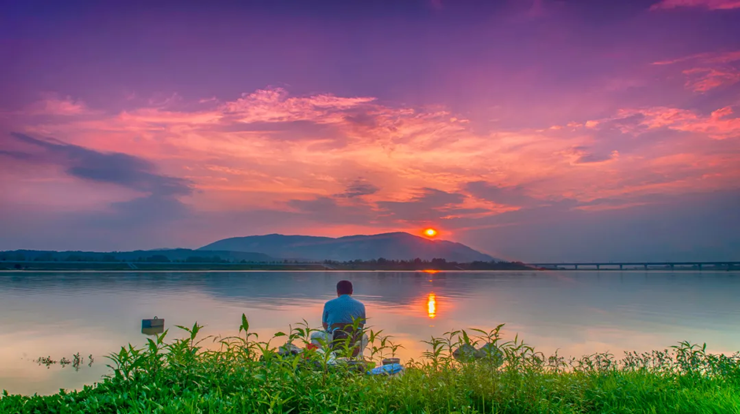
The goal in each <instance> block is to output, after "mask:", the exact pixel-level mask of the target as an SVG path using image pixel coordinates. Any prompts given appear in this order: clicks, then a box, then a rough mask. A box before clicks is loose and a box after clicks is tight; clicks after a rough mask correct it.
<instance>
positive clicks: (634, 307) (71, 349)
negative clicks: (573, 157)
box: [0, 271, 740, 394]
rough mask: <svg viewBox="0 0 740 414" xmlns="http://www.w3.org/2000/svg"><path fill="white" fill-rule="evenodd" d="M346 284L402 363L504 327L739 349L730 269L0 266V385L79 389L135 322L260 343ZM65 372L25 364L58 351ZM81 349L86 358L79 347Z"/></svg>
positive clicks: (570, 340) (615, 346) (22, 389)
mask: <svg viewBox="0 0 740 414" xmlns="http://www.w3.org/2000/svg"><path fill="white" fill-rule="evenodd" d="M341 279H349V280H351V281H352V282H353V283H354V285H355V297H357V298H358V299H360V300H362V301H363V302H365V305H366V307H367V315H368V318H369V325H371V326H372V327H373V328H374V329H383V330H384V332H385V333H387V334H391V335H393V337H394V339H395V340H396V341H397V342H399V343H401V344H402V345H403V346H404V348H403V349H401V350H400V356H401V357H402V358H403V359H406V360H407V359H409V358H418V357H420V355H421V353H422V352H423V351H424V350H425V349H426V347H425V344H423V343H421V342H420V341H421V340H424V339H428V338H429V337H430V336H432V335H435V336H441V335H442V334H443V333H444V332H446V331H450V330H453V329H460V328H468V327H477V328H493V327H495V326H496V325H498V324H500V323H505V324H506V326H505V327H504V328H503V334H504V336H505V338H507V339H510V338H513V337H514V335H515V334H519V337H520V338H522V339H524V341H525V342H527V343H529V344H531V345H533V346H535V348H536V349H537V350H540V351H543V352H545V353H546V354H549V353H552V352H555V351H556V350H559V353H560V354H561V355H571V356H581V355H584V354H590V353H594V352H603V351H610V352H612V353H614V354H615V355H622V352H623V351H625V350H637V351H649V350H652V349H664V348H666V347H668V346H671V345H674V344H676V343H677V342H679V341H683V340H688V341H691V342H696V343H704V342H706V343H707V345H708V349H709V350H710V351H713V352H724V353H733V352H736V351H739V350H740V329H739V328H740V302H739V301H738V298H739V297H740V274H738V273H736V272H689V271H680V272H674V273H671V272H660V271H648V272H619V271H602V272H591V271H576V272H561V271H552V272H476V273H470V272H439V273H424V272H162V273H123V272H121V273H102V272H100V273H98V272H69V273H59V272H46V273H32V272H19V273H10V272H5V273H0V326H1V327H2V331H0V389H7V390H8V392H10V393H24V394H33V393H39V394H50V393H54V392H56V391H58V390H59V388H66V389H74V388H81V387H82V385H84V384H92V383H94V382H96V381H99V380H100V378H101V376H102V375H104V374H106V373H107V372H108V368H107V367H106V366H105V365H106V363H107V360H106V359H105V358H104V356H105V355H106V354H108V353H110V352H112V351H116V350H118V349H119V348H120V346H121V345H125V344H128V343H132V344H135V345H143V344H144V342H145V341H146V338H147V337H146V336H145V335H142V334H141V319H144V318H151V317H154V316H155V315H156V316H158V317H159V318H165V322H166V328H169V329H170V335H171V336H173V337H183V336H184V335H183V334H181V333H180V332H176V331H179V330H178V329H176V328H174V325H177V324H179V325H192V324H193V323H194V322H196V321H197V322H198V323H199V324H202V325H205V326H206V327H205V328H204V330H203V334H204V335H224V336H228V335H234V334H236V333H237V332H238V327H239V323H240V318H241V314H242V313H244V314H246V315H247V317H248V318H249V321H250V324H251V326H252V328H253V329H254V330H255V331H256V332H258V333H259V334H260V339H263V338H265V337H268V338H269V337H270V336H271V335H272V334H273V333H275V332H277V331H281V330H287V329H288V325H289V324H291V323H293V324H295V323H296V322H300V321H301V320H302V319H306V320H307V321H308V322H309V323H310V324H311V325H312V326H314V327H319V326H320V324H321V310H322V307H323V303H324V302H325V301H326V300H328V299H331V298H333V297H335V293H334V292H335V285H336V282H337V281H339V280H341ZM76 353H79V354H80V355H81V356H82V357H83V358H84V361H83V364H81V366H80V367H79V370H75V369H74V368H73V367H72V366H71V365H70V366H66V367H62V366H60V365H59V364H55V365H51V366H49V367H48V368H47V367H46V366H44V365H39V364H38V363H37V362H35V361H36V360H37V359H38V358H39V357H46V356H50V357H51V358H52V359H55V360H60V359H61V358H62V357H65V358H67V359H71V358H72V355H74V354H76ZM89 355H92V356H93V363H92V365H89V366H88V363H89V360H88V356H89Z"/></svg>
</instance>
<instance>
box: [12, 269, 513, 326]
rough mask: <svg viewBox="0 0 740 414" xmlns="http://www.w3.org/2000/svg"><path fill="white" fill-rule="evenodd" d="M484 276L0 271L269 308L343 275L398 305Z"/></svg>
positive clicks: (472, 284) (27, 285) (308, 296)
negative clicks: (203, 296) (202, 296)
mask: <svg viewBox="0 0 740 414" xmlns="http://www.w3.org/2000/svg"><path fill="white" fill-rule="evenodd" d="M502 276H503V277H507V276H506V274H505V273H499V274H498V276H497V277H502ZM487 277H489V276H488V275H487V274H485V273H481V274H475V273H464V274H463V273H458V274H454V273H450V274H448V273H445V272H440V273H437V274H434V275H429V274H426V273H423V272H158V273H144V272H140V273H105V272H95V273H71V272H70V273H66V272H65V273H54V272H48V273H33V272H26V273H17V274H12V273H11V274H7V275H2V274H0V281H2V282H3V283H6V284H7V285H8V286H10V287H12V288H14V289H17V291H16V292H17V294H23V293H25V292H31V291H45V290H51V291H55V292H64V295H67V294H91V295H94V294H95V293H96V292H102V291H117V292H166V293H170V294H171V293H175V292H181V294H182V295H187V294H188V293H187V292H193V291H195V292H202V293H206V294H209V295H211V296H213V297H214V298H215V299H217V300H221V301H228V302H243V303H245V304H246V303H249V304H250V306H255V305H256V306H258V307H265V308H272V307H278V306H282V305H295V304H298V303H301V302H303V301H317V300H318V301H320V302H323V301H325V300H328V299H331V298H333V297H335V296H336V293H335V292H336V284H337V282H338V281H339V280H342V279H348V280H351V281H352V283H353V284H354V287H355V294H356V296H357V297H358V298H359V299H360V300H363V301H372V302H375V303H382V304H384V305H387V306H398V305H408V304H411V303H413V302H415V301H418V300H420V298H422V296H423V298H426V296H425V295H426V294H427V293H428V292H427V291H428V290H430V289H433V290H435V292H436V293H437V294H438V295H441V296H455V297H466V296H469V295H471V294H472V293H473V292H475V290H476V289H477V286H478V284H477V281H479V280H480V279H481V278H483V279H485V278H487ZM509 277H512V278H516V277H521V276H518V275H514V274H512V276H509ZM453 279H454V282H452V280H453ZM448 282H452V283H448ZM178 294H179V293H178ZM420 295H422V296H420ZM159 316H160V317H162V315H159ZM299 319H300V317H299Z"/></svg>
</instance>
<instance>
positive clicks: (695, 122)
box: [618, 106, 740, 140]
mask: <svg viewBox="0 0 740 414" xmlns="http://www.w3.org/2000/svg"><path fill="white" fill-rule="evenodd" d="M733 114H734V113H733V110H732V108H731V107H729V106H728V107H724V108H720V109H718V110H715V111H713V112H712V113H711V114H710V115H709V116H702V115H700V114H697V113H695V112H693V111H690V110H686V109H678V108H666V107H656V108H648V109H637V110H634V109H631V110H622V111H620V113H619V115H618V118H622V119H625V118H629V117H632V116H634V115H641V120H640V121H639V124H638V125H639V126H641V127H647V128H648V129H659V128H665V129H669V130H675V131H682V132H692V133H696V134H701V136H703V137H706V138H712V139H718V140H722V139H731V138H738V137H740V118H737V117H732V115H733ZM623 130H624V131H626V132H633V131H635V128H634V127H625V128H624V129H623Z"/></svg>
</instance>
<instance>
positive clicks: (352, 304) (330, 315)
mask: <svg viewBox="0 0 740 414" xmlns="http://www.w3.org/2000/svg"><path fill="white" fill-rule="evenodd" d="M353 318H354V319H362V321H361V322H360V326H363V325H364V324H365V305H363V304H362V302H360V301H359V300H356V299H354V298H353V297H351V296H350V295H341V296H339V297H338V298H336V299H332V300H330V301H328V302H326V303H325V304H324V313H323V316H322V318H321V319H322V320H321V322H323V323H325V324H327V325H328V327H329V328H331V326H332V325H334V324H338V323H341V324H348V323H352V319H353Z"/></svg>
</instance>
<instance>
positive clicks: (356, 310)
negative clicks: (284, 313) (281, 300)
mask: <svg viewBox="0 0 740 414" xmlns="http://www.w3.org/2000/svg"><path fill="white" fill-rule="evenodd" d="M352 293H353V288H352V282H350V281H349V280H341V281H339V283H337V298H336V299H332V300H330V301H328V302H326V303H325V304H324V312H323V313H322V315H321V324H322V326H323V327H324V331H322V332H314V333H312V334H311V342H312V343H314V344H315V345H318V343H321V342H323V343H325V344H328V345H330V346H331V345H332V344H333V346H334V347H338V346H341V345H338V343H341V341H343V340H344V339H345V338H347V337H348V336H351V337H352V338H351V339H350V340H351V341H353V342H354V344H353V345H354V349H353V352H352V356H358V355H360V356H361V355H362V351H363V350H364V349H365V347H366V346H367V342H368V338H367V335H362V337H361V338H360V337H359V333H358V332H355V331H354V330H353V329H352V327H353V326H356V327H357V329H358V330H360V329H362V328H364V326H365V320H366V317H365V305H363V304H362V302H360V301H359V300H357V299H354V298H353V297H352ZM355 321H356V322H355ZM353 322H355V323H354V324H353Z"/></svg>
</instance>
